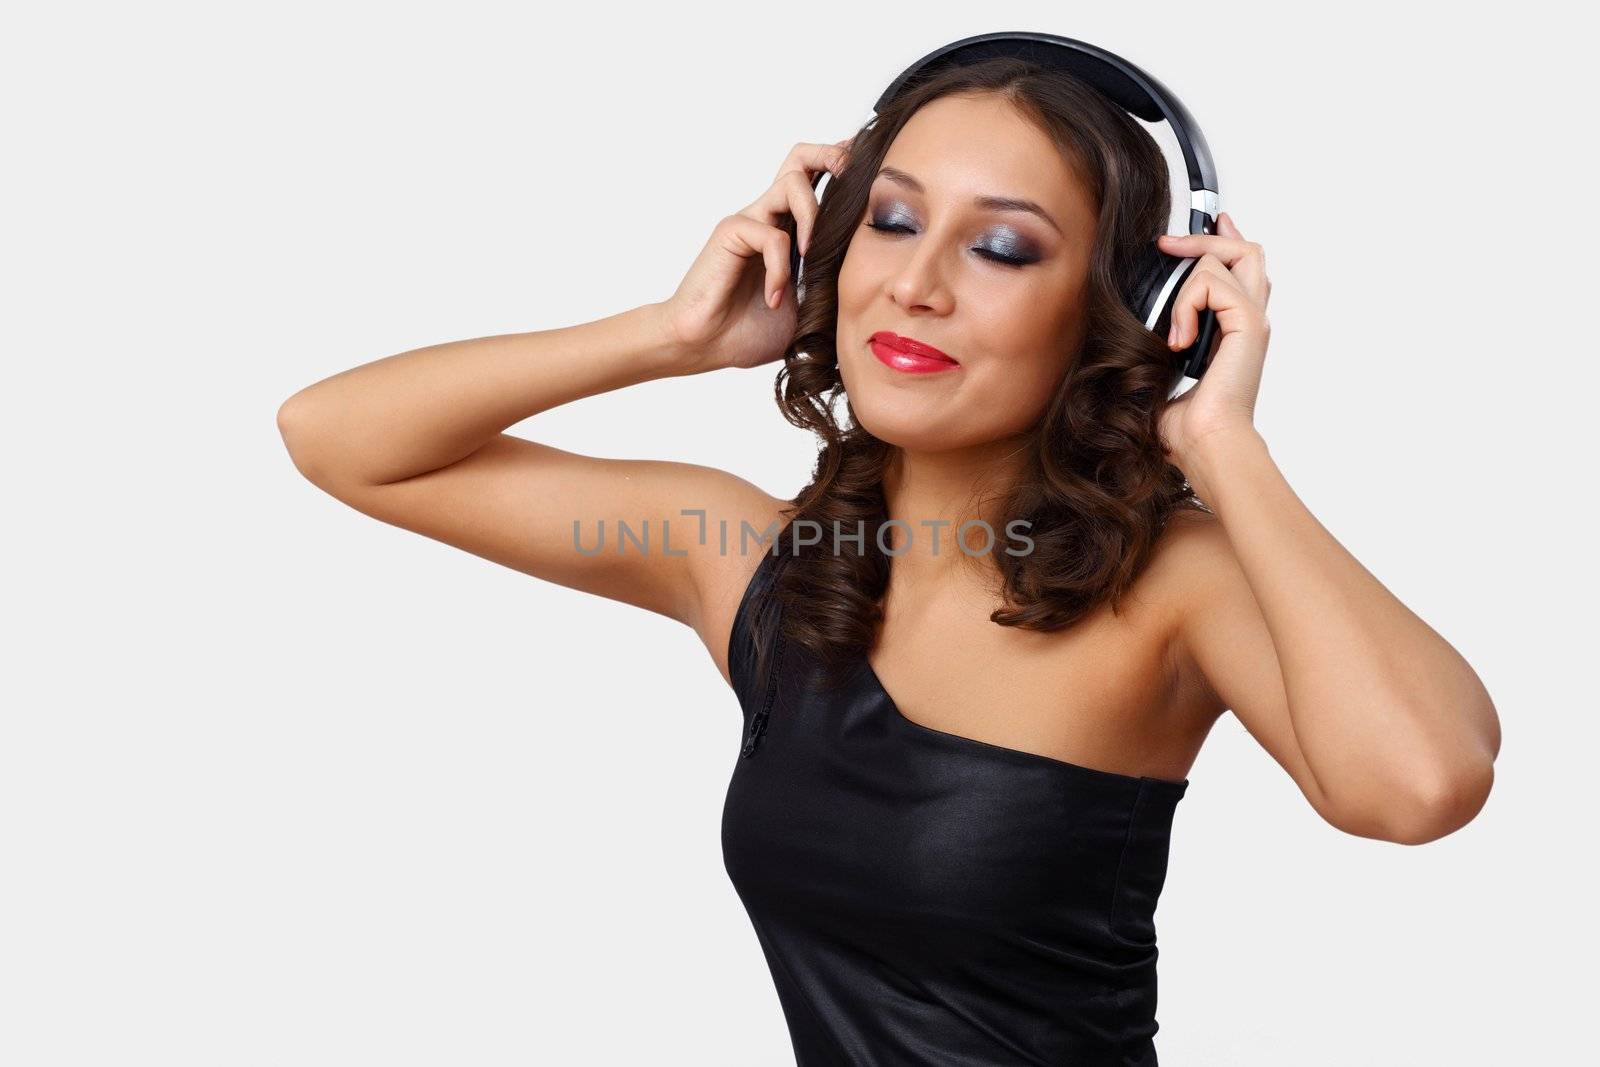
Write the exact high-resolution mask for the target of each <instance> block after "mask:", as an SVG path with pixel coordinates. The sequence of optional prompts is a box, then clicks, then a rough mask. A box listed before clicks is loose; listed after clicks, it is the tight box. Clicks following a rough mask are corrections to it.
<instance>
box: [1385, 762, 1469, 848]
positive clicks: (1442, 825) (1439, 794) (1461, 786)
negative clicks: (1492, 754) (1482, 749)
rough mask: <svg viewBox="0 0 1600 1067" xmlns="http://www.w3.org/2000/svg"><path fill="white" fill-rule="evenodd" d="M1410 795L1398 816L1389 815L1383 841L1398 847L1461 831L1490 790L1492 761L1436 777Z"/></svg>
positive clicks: (1434, 839)
mask: <svg viewBox="0 0 1600 1067" xmlns="http://www.w3.org/2000/svg"><path fill="white" fill-rule="evenodd" d="M1428 782H1429V784H1428V785H1427V786H1426V787H1424V788H1420V789H1417V790H1415V791H1414V792H1413V794H1412V798H1411V800H1410V802H1409V803H1407V804H1406V805H1404V806H1403V810H1402V812H1401V813H1400V814H1398V815H1396V814H1394V813H1391V817H1390V818H1389V820H1388V821H1387V824H1386V830H1385V832H1384V833H1383V834H1382V835H1381V836H1382V837H1383V839H1384V840H1387V841H1393V842H1395V843H1396V844H1401V845H1425V844H1427V843H1428V842H1430V841H1437V840H1439V839H1440V838H1441V837H1447V836H1449V835H1450V834H1453V833H1455V832H1456V831H1457V830H1459V829H1461V828H1462V827H1463V826H1465V825H1467V823H1469V822H1471V821H1472V820H1473V819H1475V818H1476V817H1477V815H1478V813H1479V812H1480V811H1482V810H1483V807H1484V805H1485V804H1486V803H1488V800H1489V793H1490V791H1491V790H1492V789H1493V788H1494V761H1493V760H1487V759H1486V760H1484V761H1482V762H1481V763H1478V764H1475V765H1473V766H1471V767H1468V768H1464V769H1459V770H1455V771H1451V772H1449V773H1444V774H1438V775H1435V776H1433V777H1431V778H1430V779H1428Z"/></svg>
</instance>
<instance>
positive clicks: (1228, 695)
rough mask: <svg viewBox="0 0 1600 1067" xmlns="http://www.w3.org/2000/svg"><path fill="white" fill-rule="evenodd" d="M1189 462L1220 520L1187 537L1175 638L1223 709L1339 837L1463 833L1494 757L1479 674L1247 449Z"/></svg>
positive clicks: (1267, 462) (1222, 440) (1227, 447)
mask: <svg viewBox="0 0 1600 1067" xmlns="http://www.w3.org/2000/svg"><path fill="white" fill-rule="evenodd" d="M1200 456H1202V457H1203V458H1201V459H1199V461H1198V462H1197V463H1196V464H1195V468H1194V469H1195V470H1196V471H1197V473H1199V474H1200V475H1201V476H1202V477H1203V479H1204V482H1205V484H1206V485H1207V486H1208V487H1209V493H1210V494H1211V495H1210V496H1209V497H1208V502H1209V503H1210V504H1211V505H1212V507H1213V508H1214V509H1215V510H1216V512H1217V516H1218V519H1219V520H1220V521H1212V522H1210V523H1205V524H1196V525H1194V526H1193V527H1192V528H1191V543H1190V544H1189V545H1187V546H1186V551H1189V552H1192V553H1193V560H1194V562H1193V563H1192V564H1191V565H1190V566H1189V567H1188V568H1187V572H1188V573H1189V574H1191V575H1193V576H1194V577H1195V588H1194V590H1193V595H1191V596H1190V597H1189V598H1188V599H1189V601H1190V603H1191V610H1190V612H1189V613H1188V616H1187V618H1186V620H1185V627H1184V633H1183V637H1184V644H1185V646H1186V647H1187V648H1188V650H1189V652H1190V654H1192V655H1193V657H1194V658H1195V660H1196V661H1197V662H1198V664H1199V665H1200V666H1201V668H1202V669H1203V670H1204V673H1205V675H1206V677H1207V678H1209V679H1210V680H1211V684H1212V686H1213V688H1214V689H1215V691H1216V692H1217V694H1218V695H1219V697H1220V698H1221V700H1222V701H1223V703H1225V704H1226V705H1227V706H1228V707H1231V708H1232V709H1233V711H1234V714H1235V715H1236V716H1237V717H1238V718H1239V720H1240V722H1242V723H1243V724H1244V726H1245V727H1246V729H1248V730H1249V731H1250V733H1251V734H1252V735H1253V736H1255V737H1256V739H1257V740H1259V741H1260V742H1261V743H1262V745H1263V747H1265V748H1266V749H1268V751H1270V752H1271V753H1272V754H1273V755H1274V756H1275V757H1276V758H1277V759H1278V761H1279V763H1281V764H1282V765H1283V766H1284V768H1285V769H1286V770H1288V771H1289V773H1290V774H1291V776H1293V777H1294V779H1295V780H1296V782H1297V784H1299V786H1300V787H1301V790H1302V791H1303V792H1304V793H1305V794H1306V796H1307V798H1308V799H1309V800H1310V801H1311V802H1312V804H1313V806H1314V807H1316V808H1317V810H1318V811H1319V813H1321V814H1322V815H1323V816H1324V817H1325V818H1327V819H1328V820H1329V821H1330V822H1332V823H1333V824H1334V825H1336V826H1338V827H1340V828H1341V829H1343V830H1346V831H1347V832H1350V833H1354V834H1358V835H1360V836H1363V837H1373V838H1381V839H1384V840H1391V841H1398V842H1402V843H1405V844H1421V843H1423V842H1426V841H1431V840H1434V839H1436V838H1439V837H1443V836H1444V835H1446V834H1448V833H1451V832H1453V831H1455V830H1457V829H1459V828H1460V827H1461V826H1463V825H1465V824H1466V823H1467V822H1469V821H1470V820H1471V819H1472V817H1473V816H1474V815H1476V814H1477V812H1478V811H1479V809H1481V808H1482V807H1483V805H1484V802H1485V801H1486V800H1487V798H1488V795H1489V790H1490V787H1491V784H1492V782H1493V780H1494V759H1495V756H1496V755H1497V754H1498V753H1499V751H1500V724H1499V719H1498V717H1497V715H1496V714H1495V708H1494V703H1493V702H1492V701H1491V700H1490V698H1489V694H1488V692H1487V691H1486V690H1485V689H1484V686H1483V683H1482V681H1481V680H1480V679H1479V678H1478V675H1477V673H1476V672H1474V671H1473V669H1472V667H1471V666H1470V665H1469V664H1468V663H1467V661H1466V660H1465V659H1463V658H1462V657H1461V654H1460V653H1459V652H1457V651H1456V650H1455V648H1453V647H1452V646H1451V645H1450V644H1449V643H1448V642H1447V641H1445V639H1444V638H1443V637H1441V636H1439V634H1438V633H1437V632H1435V631H1434V630H1433V628H1432V627H1430V626H1429V625H1428V624H1427V623H1426V622H1424V621H1423V620H1422V619H1420V618H1418V617H1417V615H1416V614H1415V613H1414V612H1412V611H1411V610H1410V609H1409V608H1407V607H1406V605H1405V604H1403V603H1401V602H1400V601H1399V600H1398V599H1397V598H1396V597H1395V595H1394V594H1393V593H1392V592H1390V591H1389V590H1388V589H1387V588H1386V587H1385V586H1384V585H1383V583H1381V582H1380V581H1378V579H1377V578H1375V577H1374V576H1373V575H1372V574H1371V572H1369V571H1368V570H1367V569H1366V568H1365V567H1363V566H1362V565H1361V563H1360V562H1359V561H1358V560H1357V559H1356V558H1355V557H1354V556H1352V555H1351V554H1350V553H1349V551H1347V550H1346V549H1345V547H1344V546H1343V545H1341V544H1340V543H1339V542H1338V541H1337V540H1336V539H1335V538H1334V537H1333V535H1332V534H1330V533H1329V532H1328V531H1327V530H1326V529H1325V528H1324V527H1323V526H1322V524H1321V523H1320V522H1318V521H1317V519H1316V516H1314V515H1313V514H1312V513H1311V512H1310V511H1309V510H1307V508H1306V506H1305V504H1304V503H1303V502H1302V501H1301V500H1300V498H1299V497H1298V496H1297V495H1296V494H1295V492H1294V490H1293V489H1292V488H1291V487H1290V486H1289V484H1288V482H1287V481H1285V479H1284V477H1283V474H1282V472H1281V471H1279V469H1278V467H1277V466H1276V464H1274V463H1273V461H1272V458H1271V456H1270V454H1269V453H1268V451H1267V447H1266V444H1265V442H1264V441H1262V439H1261V438H1260V436H1259V435H1256V434H1254V433H1252V432H1247V431H1241V432H1240V433H1238V434H1228V435H1221V434H1219V435H1217V436H1216V437H1214V438H1213V439H1212V441H1211V444H1210V447H1209V448H1207V449H1206V450H1204V451H1202V452H1201V453H1200Z"/></svg>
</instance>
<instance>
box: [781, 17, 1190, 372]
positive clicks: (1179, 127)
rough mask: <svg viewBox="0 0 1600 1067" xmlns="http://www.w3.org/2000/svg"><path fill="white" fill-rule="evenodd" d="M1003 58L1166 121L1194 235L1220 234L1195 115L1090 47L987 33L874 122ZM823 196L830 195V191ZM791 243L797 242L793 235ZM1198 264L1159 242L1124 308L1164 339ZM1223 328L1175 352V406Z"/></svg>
mask: <svg viewBox="0 0 1600 1067" xmlns="http://www.w3.org/2000/svg"><path fill="white" fill-rule="evenodd" d="M1002 56H1005V57H1014V58H1018V59H1026V60H1030V61H1032V62H1034V63H1037V64H1039V65H1040V66H1043V67H1046V68H1048V69H1051V70H1059V71H1064V72H1065V73H1067V74H1070V75H1073V76H1074V77H1077V78H1078V79H1079V80H1081V81H1083V82H1085V83H1086V84H1088V85H1089V86H1090V87H1091V88H1092V89H1094V90H1096V91H1098V92H1099V93H1100V94H1101V95H1102V96H1104V97H1106V98H1107V99H1108V100H1110V101H1111V102H1112V103H1113V104H1115V105H1117V106H1118V107H1120V108H1122V109H1123V110H1124V111H1127V112H1129V113H1131V114H1132V115H1134V116H1135V117H1136V118H1140V119H1143V120H1145V121H1146V122H1157V121H1161V120H1165V121H1166V123H1167V125H1168V126H1170V127H1171V128H1172V132H1173V133H1174V134H1175V135H1177V138H1178V144H1179V146H1180V147H1181V148H1182V149H1183V163H1184V167H1185V168H1186V169H1187V170H1188V172H1189V190H1190V199H1189V232H1190V233H1205V234H1214V233H1216V232H1217V214H1218V212H1219V211H1220V210H1221V209H1220V205H1219V202H1218V199H1217V172H1216V168H1215V166H1214V165H1213V164H1212V162H1211V149H1210V148H1209V147H1208V146H1207V145H1206V139H1205V135H1204V134H1202V133H1201V132H1200V127H1199V126H1197V125H1196V124H1195V121H1194V117H1193V116H1192V115H1190V114H1189V110H1188V108H1186V107H1184V106H1183V102H1182V101H1180V100H1179V99H1178V98H1177V97H1176V96H1174V95H1172V93H1171V91H1170V90H1168V89H1167V87H1166V86H1164V85H1162V84H1161V83H1160V82H1159V81H1157V80H1156V79H1154V78H1152V77H1151V76H1150V75H1148V74H1146V73H1145V72H1144V71H1142V70H1140V69H1139V68H1138V67H1136V66H1134V65H1133V64H1132V63H1129V62H1128V61H1127V60H1126V59H1123V58H1122V57H1121V56H1117V55H1113V54H1112V53H1110V52H1107V51H1106V50H1105V49H1103V48H1096V47H1095V46H1094V45H1091V44H1085V43H1084V42H1083V41H1075V40H1073V39H1071V38H1069V37H1057V36H1056V35H1054V34H1050V33H1025V32H1022V33H984V34H979V35H978V36H976V37H966V38H963V39H962V40H959V41H956V42H954V43H952V44H947V45H945V46H944V47H942V48H938V49H935V50H934V51H932V52H929V53H928V54H927V55H925V56H923V57H922V58H921V59H919V60H917V61H916V62H915V63H913V64H911V66H910V67H908V68H906V71H905V72H904V73H903V74H901V75H900V76H899V77H898V78H896V79H895V80H894V82H893V83H891V84H890V86H889V88H887V89H885V90H884V93H883V95H882V96H880V97H879V98H878V102H877V103H876V104H874V105H873V108H872V110H873V116H874V120H875V119H876V116H877V115H879V114H881V113H882V112H883V110H884V108H886V107H887V106H888V105H889V104H890V103H891V102H892V101H894V100H895V99H896V98H897V97H899V95H900V94H901V93H902V92H903V91H904V90H906V89H907V88H908V87H910V86H912V85H913V84H916V83H919V82H921V81H922V80H924V79H926V78H927V77H928V76H930V75H932V74H934V73H937V72H939V71H942V70H945V69H946V68H949V67H953V66H963V65H967V64H971V63H977V62H981V61H983V60H987V59H994V58H996V57H1002ZM871 121H873V120H869V122H868V123H867V125H870V123H871ZM828 177H830V175H829V174H828V172H827V171H820V172H818V174H817V176H816V177H815V178H814V179H813V180H812V187H813V188H815V187H816V184H817V182H818V181H820V180H822V179H824V178H828ZM823 195H824V196H826V195H827V192H826V189H824V191H823ZM819 204H820V201H819ZM790 236H791V237H793V236H794V235H793V233H791V234H790ZM789 252H790V254H789V267H790V273H789V276H790V277H791V278H793V279H795V281H796V285H797V286H798V284H799V279H800V275H801V271H802V264H801V257H800V250H799V246H798V244H797V243H794V242H791V244H790V246H789ZM1196 262H1198V257H1191V258H1187V259H1185V258H1180V257H1178V256H1174V255H1171V254H1169V253H1167V252H1163V251H1162V250H1161V248H1160V246H1159V245H1157V244H1155V243H1154V242H1152V243H1151V244H1150V245H1149V246H1148V247H1147V248H1146V249H1145V250H1144V251H1143V253H1142V254H1141V258H1140V266H1139V268H1138V270H1137V272H1136V274H1135V279H1134V282H1133V285H1132V286H1131V288H1129V289H1128V291H1126V292H1125V293H1123V302H1124V303H1125V304H1126V305H1127V307H1128V310H1130V311H1131V312H1133V314H1134V317H1136V318H1137V319H1138V320H1139V321H1140V322H1142V323H1144V324H1145V327H1146V328H1147V329H1149V330H1151V331H1152V332H1154V333H1156V334H1157V335H1159V336H1160V337H1162V338H1163V340H1164V339H1165V338H1166V335H1167V329H1168V328H1169V327H1170V326H1171V324H1172V305H1173V303H1174V301H1175V300H1176V299H1177V295H1178V289H1179V287H1181V286H1182V285H1183V282H1184V279H1186V278H1187V277H1188V276H1189V275H1190V273H1192V272H1193V270H1194V265H1195V263H1196ZM1216 329H1217V315H1216V312H1215V311H1212V310H1211V309H1209V308H1207V309H1205V310H1204V311H1202V312H1201V313H1200V329H1199V335H1198V336H1197V337H1196V338H1195V342H1194V344H1192V345H1190V346H1189V347H1188V348H1186V349H1184V350H1182V351H1181V352H1175V353H1173V371H1174V383H1173V388H1172V392H1171V394H1170V395H1169V399H1170V398H1171V397H1172V396H1176V395H1177V394H1178V392H1180V391H1181V386H1182V384H1183V379H1184V378H1193V379H1198V378H1199V377H1200V376H1201V375H1203V374H1204V373H1205V370H1206V367H1207V366H1208V365H1209V363H1210V360H1211V348H1212V342H1213V341H1214V340H1215V339H1216Z"/></svg>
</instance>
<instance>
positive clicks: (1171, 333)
mask: <svg viewBox="0 0 1600 1067" xmlns="http://www.w3.org/2000/svg"><path fill="white" fill-rule="evenodd" d="M1177 343H1178V324H1177V323H1173V324H1172V327H1171V328H1170V329H1168V330H1167V347H1168V348H1171V347H1173V346H1174V345H1176V344H1177Z"/></svg>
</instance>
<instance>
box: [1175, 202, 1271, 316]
mask: <svg viewBox="0 0 1600 1067" xmlns="http://www.w3.org/2000/svg"><path fill="white" fill-rule="evenodd" d="M1217 230H1218V231H1219V232H1218V233H1217V234H1215V235H1210V234H1190V235H1188V236H1191V237H1198V238H1201V239H1202V241H1203V242H1206V244H1205V245H1204V247H1203V251H1202V250H1197V249H1190V250H1185V251H1181V252H1180V251H1179V250H1178V249H1177V248H1168V249H1167V251H1169V252H1173V253H1175V254H1180V255H1189V256H1195V255H1198V256H1200V257H1202V258H1204V256H1205V255H1207V254H1209V255H1211V256H1213V257H1214V258H1215V259H1216V260H1217V261H1218V262H1220V263H1221V264H1222V265H1223V266H1225V267H1226V268H1227V269H1228V270H1229V271H1231V272H1232V273H1233V276H1234V278H1235V279H1236V280H1237V282H1238V284H1239V285H1240V287H1241V288H1243V289H1244V291H1245V292H1247V293H1249V294H1250V297H1251V299H1253V300H1255V301H1256V302H1257V303H1259V304H1261V305H1262V306H1263V307H1265V306H1266V303H1267V300H1268V299H1269V298H1270V297H1271V295H1272V281H1271V279H1269V278H1268V277H1267V256H1266V251H1265V250H1264V249H1263V248H1262V247H1261V246H1260V245H1259V244H1257V243H1255V242H1254V241H1247V240H1245V239H1244V234H1242V233H1240V232H1239V227H1238V226H1236V225H1235V224H1234V221H1233V218H1232V216H1230V215H1229V214H1228V213H1227V212H1226V211H1224V212H1223V213H1222V214H1221V215H1219V216H1217ZM1167 236H1172V235H1167ZM1217 241H1222V242H1225V243H1224V244H1222V245H1217V244H1213V243H1211V242H1217ZM1195 243H1196V244H1197V245H1198V244H1200V242H1195Z"/></svg>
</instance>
